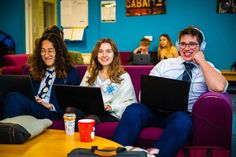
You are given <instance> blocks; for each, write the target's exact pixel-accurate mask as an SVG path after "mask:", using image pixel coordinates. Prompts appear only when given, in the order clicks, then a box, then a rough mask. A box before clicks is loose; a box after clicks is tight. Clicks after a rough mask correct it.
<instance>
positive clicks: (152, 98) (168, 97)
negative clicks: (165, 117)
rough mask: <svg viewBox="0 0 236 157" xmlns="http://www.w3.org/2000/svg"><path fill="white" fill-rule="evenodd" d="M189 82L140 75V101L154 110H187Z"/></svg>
mask: <svg viewBox="0 0 236 157" xmlns="http://www.w3.org/2000/svg"><path fill="white" fill-rule="evenodd" d="M189 88H190V83H189V82H187V81H182V80H175V79H168V78H163V77H156V76H149V75H142V76H141V103H143V104H145V105H147V106H149V107H150V108H152V109H154V110H156V111H167V112H172V111H184V112H187V111H188V95H189Z"/></svg>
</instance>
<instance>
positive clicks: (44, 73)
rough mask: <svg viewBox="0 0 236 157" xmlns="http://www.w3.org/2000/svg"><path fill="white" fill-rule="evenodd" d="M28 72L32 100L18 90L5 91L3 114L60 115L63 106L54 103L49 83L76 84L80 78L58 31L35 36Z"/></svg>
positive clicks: (11, 115)
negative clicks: (32, 95)
mask: <svg viewBox="0 0 236 157" xmlns="http://www.w3.org/2000/svg"><path fill="white" fill-rule="evenodd" d="M29 75H30V76H31V78H32V83H33V87H34V93H35V101H33V100H31V99H29V98H27V97H25V96H24V95H23V94H22V93H18V92H12V93H9V94H8V95H7V97H6V99H5V108H4V116H3V117H4V118H7V117H14V116H19V115H31V116H34V117H36V118H49V119H60V118H62V114H63V110H62V109H61V108H60V106H59V104H58V103H57V100H56V96H55V93H54V90H53V84H66V85H79V83H80V79H79V74H78V72H77V70H76V69H75V68H74V67H72V64H71V60H70V57H69V54H68V51H67V48H66V45H65V43H64V41H63V40H62V38H61V37H60V36H59V35H57V34H56V33H45V34H43V36H42V37H41V38H40V39H39V41H38V44H37V47H36V48H35V51H34V53H33V55H32V58H31V62H30V69H29Z"/></svg>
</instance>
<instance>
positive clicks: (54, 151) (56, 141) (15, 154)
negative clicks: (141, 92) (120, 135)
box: [0, 129, 121, 157]
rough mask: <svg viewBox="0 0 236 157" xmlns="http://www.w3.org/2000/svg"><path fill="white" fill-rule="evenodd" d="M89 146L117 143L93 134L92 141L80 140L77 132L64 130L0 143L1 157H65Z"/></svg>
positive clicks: (50, 131)
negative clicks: (75, 149)
mask: <svg viewBox="0 0 236 157" xmlns="http://www.w3.org/2000/svg"><path fill="white" fill-rule="evenodd" d="M91 146H98V147H99V148H104V147H118V146H120V147H121V145H119V144H118V143H115V142H113V141H111V140H108V139H105V138H101V137H98V136H95V138H94V141H93V142H87V143H84V142H80V137H79V133H78V132H76V133H75V134H74V135H66V134H65V131H64V130H53V129H48V130H45V131H44V132H43V133H42V134H41V135H39V136H37V137H35V138H33V139H31V140H29V141H27V142H25V143H23V144H0V156H1V157H34V156H37V157H47V156H48V157H60V156H61V157H66V156H67V154H68V153H69V152H70V151H71V150H72V149H74V148H78V147H80V148H91Z"/></svg>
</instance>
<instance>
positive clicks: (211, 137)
mask: <svg viewBox="0 0 236 157" xmlns="http://www.w3.org/2000/svg"><path fill="white" fill-rule="evenodd" d="M192 115H193V139H192V145H202V146H220V147H224V148H227V149H231V139H232V137H231V133H232V100H231V97H230V96H229V94H228V93H217V92H206V93H204V94H202V95H201V96H200V97H199V98H198V99H197V101H196V102H195V104H194V106H193V110H192Z"/></svg>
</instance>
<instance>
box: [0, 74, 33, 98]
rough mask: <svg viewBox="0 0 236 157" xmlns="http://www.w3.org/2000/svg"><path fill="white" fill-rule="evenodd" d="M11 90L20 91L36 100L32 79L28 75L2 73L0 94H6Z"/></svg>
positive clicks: (0, 76)
mask: <svg viewBox="0 0 236 157" xmlns="http://www.w3.org/2000/svg"><path fill="white" fill-rule="evenodd" d="M10 92H19V93H21V94H22V95H24V96H26V97H28V98H29V99H31V100H33V101H35V98H34V89H33V85H32V81H31V78H30V76H28V75H0V95H3V96H6V95H7V94H8V93H10Z"/></svg>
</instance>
